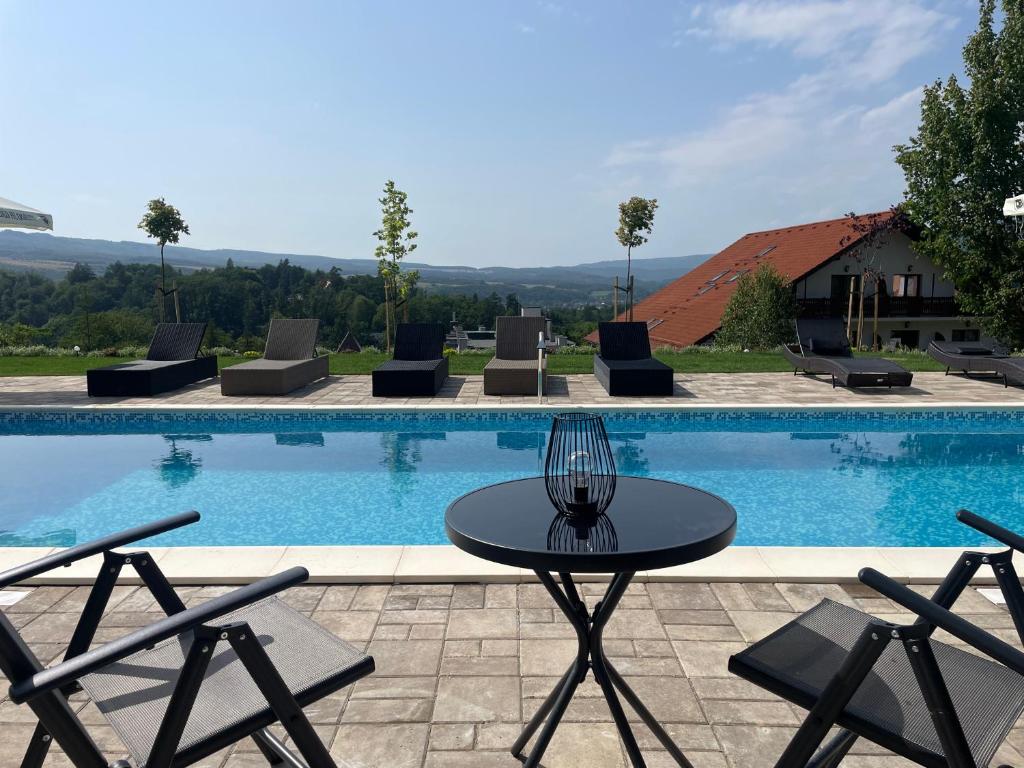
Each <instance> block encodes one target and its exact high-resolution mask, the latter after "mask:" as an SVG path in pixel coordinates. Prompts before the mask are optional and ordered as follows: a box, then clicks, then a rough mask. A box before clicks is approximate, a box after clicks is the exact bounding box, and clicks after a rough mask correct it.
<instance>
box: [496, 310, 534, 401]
mask: <svg viewBox="0 0 1024 768" xmlns="http://www.w3.org/2000/svg"><path fill="white" fill-rule="evenodd" d="M547 325H548V322H547V320H545V319H544V318H543V317H499V318H497V320H496V323H495V329H496V330H497V339H496V348H495V351H494V357H493V358H492V359H490V360H488V361H487V365H485V366H484V394H485V395H535V394H537V365H538V362H537V339H538V336H539V334H541V333H546V332H547ZM541 375H542V377H543V384H542V386H543V388H544V392H545V393H546V392H547V391H548V372H547V367H546V366H545V367H544V369H543V371H542V373H541Z"/></svg>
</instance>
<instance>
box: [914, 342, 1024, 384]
mask: <svg viewBox="0 0 1024 768" xmlns="http://www.w3.org/2000/svg"><path fill="white" fill-rule="evenodd" d="M928 354H929V355H931V356H932V358H934V359H935V360H937V361H939V362H940V363H942V364H943V365H944V366H946V373H947V374H948V373H949V372H950V371H951V370H954V371H962V372H963V374H964V375H965V376H968V375H970V374H972V373H993V374H995V375H996V376H1002V377H1003V386H1004V387H1006V386H1009V385H1010V383H1013V384H1019V385H1024V357H1010V356H1009V355H1003V354H1000V353H998V352H996V351H995V350H994V349H993V348H992V347H990V346H987V345H985V344H980V343H978V342H976V341H974V342H961V341H933V342H932V343H931V344H929V345H928Z"/></svg>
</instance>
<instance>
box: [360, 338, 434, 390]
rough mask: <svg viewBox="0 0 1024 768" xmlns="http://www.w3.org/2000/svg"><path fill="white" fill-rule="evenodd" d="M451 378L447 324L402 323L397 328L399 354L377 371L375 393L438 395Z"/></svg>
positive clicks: (375, 370) (396, 348) (396, 350)
mask: <svg viewBox="0 0 1024 768" xmlns="http://www.w3.org/2000/svg"><path fill="white" fill-rule="evenodd" d="M447 378H448V359H447V358H446V357H445V356H444V326H443V325H440V324H438V323H402V324H401V325H399V326H398V330H397V331H396V332H395V357H394V359H393V360H388V361H387V362H385V363H382V364H381V365H379V366H377V367H376V368H375V369H374V371H373V396H374V397H415V396H417V395H423V396H428V397H429V396H431V395H436V394H437V393H438V392H439V391H440V390H441V387H442V386H443V385H444V380H445V379H447Z"/></svg>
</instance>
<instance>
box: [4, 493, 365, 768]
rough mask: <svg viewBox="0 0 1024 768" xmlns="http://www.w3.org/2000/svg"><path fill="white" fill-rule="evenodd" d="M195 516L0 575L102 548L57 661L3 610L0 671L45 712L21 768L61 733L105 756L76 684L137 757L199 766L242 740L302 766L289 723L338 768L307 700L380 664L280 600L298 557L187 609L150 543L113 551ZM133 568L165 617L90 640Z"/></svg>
mask: <svg viewBox="0 0 1024 768" xmlns="http://www.w3.org/2000/svg"><path fill="white" fill-rule="evenodd" d="M198 519H199V515H198V513H195V512H190V513H187V514H183V515H177V516H174V517H170V518H167V519H165V520H161V521H159V522H155V523H150V524H148V525H144V526H140V527H138V528H133V529H131V530H128V531H124V532H122V533H118V534H113V535H111V536H107V537H104V538H102V539H99V540H97V541H93V542H90V543H86V544H80V545H78V546H75V547H72V548H70V549H67V550H63V551H61V552H58V553H55V554H53V555H49V556H47V557H44V558H41V559H39V560H36V561H34V562H32V563H28V564H26V565H23V566H19V567H17V568H13V569H11V570H8V571H6V572H4V573H0V588H3V587H7V586H10V585H11V584H15V583H18V582H21V581H24V580H26V579H30V578H33V577H36V576H39V575H41V574H43V573H45V572H47V571H50V570H52V569H54V568H58V567H61V566H67V565H70V564H71V563H74V562H76V561H78V560H81V559H83V558H86V557H90V556H93V555H98V554H99V555H102V559H103V562H102V565H101V568H100V572H99V574H98V575H97V578H96V582H95V583H94V585H93V588H92V590H91V591H90V593H89V596H88V598H87V600H86V604H85V608H84V610H83V612H82V615H81V617H80V618H79V621H78V624H77V626H76V628H75V631H74V633H73V635H72V638H71V642H70V644H69V646H68V649H67V652H66V653H65V655H64V659H63V661H61V662H60V663H59V664H57V665H55V666H53V667H50V668H49V669H44V668H43V666H42V664H40V662H39V660H38V659H37V658H36V657H35V655H34V654H33V653H32V651H31V650H30V649H29V647H28V645H27V644H26V643H25V642H24V640H23V639H22V638H21V636H20V635H19V633H18V632H17V630H16V629H15V628H14V626H13V625H12V624H11V622H10V621H9V620H8V619H7V617H6V616H4V615H3V614H0V671H3V673H4V674H5V675H6V676H7V678H8V680H10V682H11V688H10V691H9V695H10V698H11V700H12V701H13V702H14V703H16V704H22V703H24V704H27V705H28V706H29V707H30V708H31V709H32V711H33V713H34V714H35V716H36V717H37V718H38V724H37V726H36V729H35V732H34V734H33V736H32V739H31V741H30V743H29V746H28V749H27V751H26V753H25V756H24V758H23V760H22V763H21V766H22V768H40V766H42V763H43V760H44V759H45V757H46V754H47V752H48V750H49V747H50V744H51V743H52V742H53V741H56V742H57V743H58V744H59V745H60V746H61V748H62V749H63V750H64V752H65V754H66V755H67V756H68V758H69V759H70V761H71V763H72V764H73V765H75V766H77V768H105V767H106V766H107V765H108V761H107V760H106V759H105V758H104V757H103V755H102V753H101V752H100V750H99V748H98V747H97V746H96V744H95V742H94V741H93V740H92V738H91V737H90V736H89V734H88V731H87V730H86V728H85V727H84V725H83V724H82V722H81V721H80V720H79V718H78V717H77V716H76V715H75V714H74V712H73V711H72V709H71V707H70V705H69V703H68V696H69V695H70V694H71V693H73V692H75V691H76V690H78V689H79V688H83V689H85V691H86V692H87V693H88V694H89V695H90V697H91V698H92V700H93V702H94V703H95V704H96V706H97V707H98V708H99V710H100V713H101V714H102V715H103V716H104V718H105V719H106V720H107V721H108V722H109V723H110V725H111V726H112V727H113V729H114V731H115V733H116V734H117V735H118V736H119V737H120V738H121V740H122V741H123V742H124V744H125V746H126V748H127V750H128V752H129V753H130V754H131V757H132V758H133V759H134V761H135V763H136V765H138V766H147V768H169V767H170V766H172V765H173V766H176V767H177V766H185V765H190V764H192V763H194V762H196V761H198V760H201V759H202V758H204V757H206V756H207V755H210V754H212V753H214V752H216V751H218V750H220V749H222V748H224V747H227V746H230V745H231V744H233V743H235V742H237V741H239V740H241V739H243V738H246V737H252V738H253V740H254V741H255V743H256V745H257V746H258V748H259V749H260V751H261V752H262V754H263V756H264V757H265V758H266V759H267V761H268V762H269V763H270V764H271V765H287V766H290V767H291V768H297V767H299V766H302V765H303V763H302V762H301V761H299V760H298V758H297V757H296V756H295V755H293V754H292V753H291V752H290V751H289V750H288V749H287V748H286V747H285V746H284V745H283V744H282V743H281V741H280V740H279V739H277V738H276V737H275V736H273V734H271V733H270V732H269V731H268V730H266V729H267V727H268V726H269V725H271V724H272V723H273V722H275V721H280V722H281V724H282V725H283V727H284V728H285V731H286V732H287V733H288V734H289V735H290V736H291V738H292V740H293V742H294V743H295V745H296V748H297V749H298V751H299V753H300V754H301V755H302V757H303V758H304V759H305V761H306V765H308V766H309V767H310V768H321V767H323V768H328V767H332V768H333V766H334V765H335V764H334V762H333V760H332V759H331V757H330V755H329V753H328V752H327V750H326V748H325V747H324V745H323V744H322V742H321V741H320V740H319V738H318V737H317V735H316V733H315V731H314V730H313V728H312V726H311V725H310V723H309V720H308V719H307V718H306V716H305V714H304V713H303V711H302V707H304V706H308V705H309V704H312V703H313V702H316V701H318V700H320V699H321V698H323V697H324V696H327V695H329V694H330V693H333V692H334V691H336V690H338V689H339V688H342V687H344V686H346V685H349V684H351V683H353V682H355V681H356V680H358V679H359V678H361V677H364V676H366V675H368V674H370V673H371V672H372V671H373V659H372V658H371V657H369V656H366V655H365V654H363V653H361V652H360V651H358V650H357V649H355V648H352V647H351V646H350V645H348V644H347V643H345V642H344V641H342V640H339V639H338V638H336V637H334V635H332V634H330V633H329V632H328V631H327V630H325V629H323V628H322V627H320V626H319V625H318V624H316V623H315V622H313V621H312V620H311V619H309V618H307V617H305V616H303V615H302V614H300V613H299V612H297V611H295V610H293V609H292V608H290V607H288V606H287V605H286V604H285V603H283V602H282V601H281V600H279V599H277V598H276V597H273V595H274V594H275V593H277V592H280V591H282V590H284V589H287V588H288V587H290V586H294V585H295V584H299V583H301V582H303V581H305V580H306V579H307V578H308V573H307V572H306V570H305V569H303V568H292V569H290V570H288V571H285V572H283V573H280V574H277V575H275V576H271V577H269V578H266V579H263V580H261V581H259V582H256V583H254V584H250V585H248V586H245V587H241V588H239V589H237V590H235V591H234V592H231V593H229V594H227V595H223V596H220V597H217V598H214V599H213V600H211V601H209V602H207V603H204V604H202V605H200V606H197V607H195V608H189V609H186V607H185V605H184V604H183V603H182V601H181V599H180V598H179V596H178V595H177V594H176V593H175V591H174V589H173V588H172V587H171V586H170V584H169V583H168V581H167V579H166V578H165V577H164V575H163V573H162V572H161V571H160V569H159V568H158V567H157V566H156V563H155V562H154V561H153V558H152V557H151V556H150V555H149V553H148V552H145V551H136V552H131V553H121V552H114V551H112V550H113V549H114V548H116V547H122V546H125V545H127V544H131V543H132V542H135V541H138V540H139V539H144V538H148V537H150V536H155V535H157V534H159V533H164V532H166V531H169V530H173V529H175V528H178V527H181V526H183V525H187V524H189V523H192V522H195V521H197V520H198ZM126 565H130V566H132V567H133V568H134V569H135V571H136V573H137V574H138V575H139V578H140V579H141V580H142V582H143V584H144V585H145V586H146V587H147V588H148V589H149V590H150V592H151V593H152V594H153V596H154V598H155V599H156V601H157V603H158V604H159V605H160V607H161V609H162V610H163V611H164V612H165V613H166V614H167V616H166V618H163V619H160V620H158V621H156V622H154V623H153V624H151V625H149V626H147V627H144V628H142V629H139V630H136V631H135V632H131V633H130V634H127V635H126V636H124V637H121V638H119V639H117V640H114V641H112V642H109V643H106V644H105V645H102V646H99V647H97V648H94V649H92V650H89V646H90V645H91V644H92V641H93V638H94V637H95V634H96V629H97V627H98V626H99V623H100V620H101V619H102V617H103V612H104V610H105V608H106V606H107V604H108V602H109V599H110V595H111V593H112V591H113V588H114V585H115V583H116V581H117V578H118V575H119V574H120V572H121V570H122V569H123V568H124V566H126ZM218 645H219V646H220V647H218ZM118 762H119V763H122V764H123V761H118Z"/></svg>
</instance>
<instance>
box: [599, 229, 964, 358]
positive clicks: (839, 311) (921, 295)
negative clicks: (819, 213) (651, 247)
mask: <svg viewBox="0 0 1024 768" xmlns="http://www.w3.org/2000/svg"><path fill="white" fill-rule="evenodd" d="M891 215H892V214H891V213H888V212H882V213H874V214H865V215H862V216H856V217H845V218H842V219H831V220H828V221H818V222H812V223H810V224H800V225H798V226H793V227H783V228H781V229H772V230H767V231H764V232H751V233H750V234H747V235H744V236H743V237H741V238H740V239H739V240H737V241H736V242H734V243H733V244H732V245H730V246H729V247H727V248H725V250H723V251H721V252H719V253H717V254H715V255H714V256H712V257H711V258H710V259H708V260H707V261H705V262H704V263H703V264H701V265H699V266H697V267H695V268H694V269H693V270H691V271H690V272H687V273H686V274H685V275H683V276H682V277H680V278H679V279H678V280H675V281H674V282H672V283H669V284H668V285H666V286H665V287H664V288H662V289H661V290H659V291H657V292H655V293H653V294H651V295H650V296H648V297H647V298H645V299H643V300H642V301H640V302H638V303H637V304H636V306H635V307H634V308H633V319H634V320H642V321H645V322H646V323H647V327H648V331H649V333H650V337H651V346H653V347H659V346H669V347H676V348H679V347H687V346H691V345H695V344H706V343H709V342H710V341H712V340H713V339H714V336H715V333H716V332H717V331H718V329H719V327H720V326H721V318H722V313H723V312H724V311H725V307H726V304H728V302H729V297H730V296H732V294H733V291H735V290H736V285H737V283H738V281H739V279H740V278H741V277H742V276H743V275H745V274H747V273H749V272H751V271H752V270H755V269H757V268H758V267H759V266H760V265H762V264H771V265H772V266H773V267H775V269H776V270H778V271H779V273H781V274H782V275H783V276H784V277H785V278H786V279H787V280H788V281H789V282H790V283H791V284H792V286H793V291H794V293H795V294H796V298H797V302H798V304H799V305H800V311H801V316H811V317H829V316H834V317H843V318H845V317H846V316H847V312H848V311H849V305H850V291H851V288H852V286H853V285H854V284H855V281H854V280H851V278H854V277H857V278H859V277H860V275H861V274H862V273H863V272H864V270H865V269H868V270H869V271H870V273H871V274H872V275H877V276H878V279H877V283H876V280H875V278H874V277H869V278H868V279H867V280H866V281H865V286H864V293H865V303H864V316H865V321H864V335H865V340H866V343H870V335H869V334H871V332H872V328H873V324H874V302H875V292H876V291H875V287H876V285H877V288H878V295H879V322H878V337H879V338H878V339H877V341H878V342H879V343H880V344H881V345H885V344H900V345H902V346H907V347H915V348H924V347H926V346H927V345H928V342H929V341H931V340H932V339H938V340H955V341H960V340H962V341H970V340H975V339H977V338H978V337H979V333H978V330H977V323H976V322H972V320H971V319H970V318H963V317H960V316H959V315H958V311H957V308H956V300H955V298H954V288H953V285H952V283H950V282H949V281H947V280H946V279H945V278H944V277H943V275H942V271H941V270H940V269H939V268H937V267H936V266H935V265H934V264H932V263H931V262H930V261H928V260H927V259H925V258H924V257H922V256H919V255H918V254H917V253H916V252H915V251H914V249H913V240H912V239H911V237H910V236H909V235H908V234H905V233H903V232H901V231H898V230H896V229H890V230H886V231H885V233H884V234H883V235H882V236H880V237H877V238H873V239H870V238H868V236H867V234H866V232H865V231H864V229H865V227H866V225H868V224H869V223H871V222H875V223H878V222H883V221H885V219H887V218H888V217H890V216H891ZM854 304H855V306H854V316H855V317H856V315H857V311H858V307H857V305H858V304H859V301H855V302H854ZM618 319H620V320H621V319H625V314H624V313H623V314H622V315H620V316H619V318H618ZM588 339H589V340H591V341H592V342H593V343H597V334H596V332H595V333H594V334H592V335H591V336H590V337H588Z"/></svg>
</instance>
